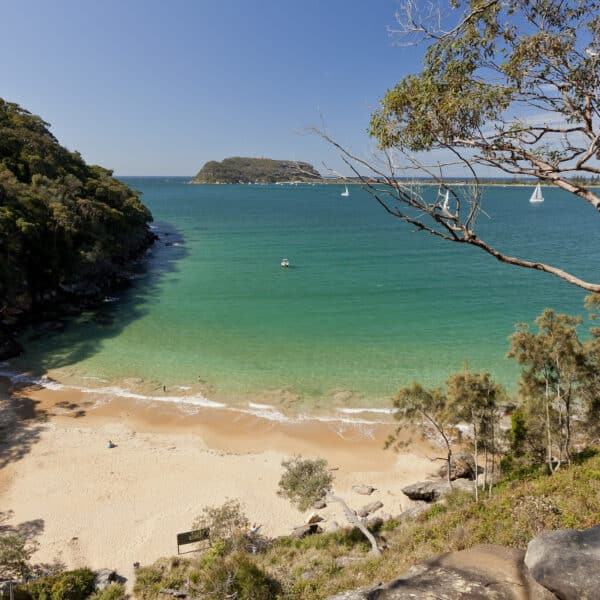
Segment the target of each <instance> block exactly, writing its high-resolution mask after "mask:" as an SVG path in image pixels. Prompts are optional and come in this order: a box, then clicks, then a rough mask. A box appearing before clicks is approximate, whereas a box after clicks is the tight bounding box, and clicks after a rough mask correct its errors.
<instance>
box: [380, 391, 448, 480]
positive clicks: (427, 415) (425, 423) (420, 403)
mask: <svg viewBox="0 0 600 600" xmlns="http://www.w3.org/2000/svg"><path fill="white" fill-rule="evenodd" d="M393 406H394V409H395V412H394V418H395V419H396V420H398V421H401V422H402V424H401V425H399V426H398V427H397V429H396V430H395V431H394V432H393V433H392V434H390V436H389V438H388V439H387V441H386V444H385V447H386V448H394V449H398V448H400V447H403V446H405V445H406V443H407V442H405V441H401V434H403V432H404V428H405V425H406V424H412V425H417V426H418V427H420V428H421V431H422V433H423V435H425V434H426V433H429V432H432V431H433V432H434V434H436V435H438V436H439V437H440V438H441V441H442V442H443V443H444V446H445V448H446V463H447V467H448V475H447V477H448V485H449V486H452V481H451V473H452V447H453V441H454V429H455V426H456V424H457V422H458V415H457V414H456V412H455V411H454V407H453V406H452V404H451V403H450V402H449V400H448V397H447V396H446V394H445V393H444V391H443V390H442V389H441V388H430V389H428V388H424V387H423V386H422V385H420V384H418V383H413V384H412V385H410V386H408V387H403V388H401V389H400V390H399V392H398V394H397V395H396V397H395V398H394V402H393Z"/></svg>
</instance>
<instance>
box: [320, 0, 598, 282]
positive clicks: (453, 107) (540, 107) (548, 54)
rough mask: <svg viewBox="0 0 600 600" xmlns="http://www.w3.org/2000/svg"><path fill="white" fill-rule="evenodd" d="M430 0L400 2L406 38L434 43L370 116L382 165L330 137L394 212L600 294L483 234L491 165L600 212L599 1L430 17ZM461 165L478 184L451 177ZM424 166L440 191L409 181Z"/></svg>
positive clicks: (526, 3)
mask: <svg viewBox="0 0 600 600" xmlns="http://www.w3.org/2000/svg"><path fill="white" fill-rule="evenodd" d="M421 6H425V5H423V4H422V3H417V2H416V1H415V0H407V1H406V2H404V3H403V4H402V8H403V10H401V11H399V12H400V13H401V14H400V16H399V19H398V21H399V23H398V28H397V31H396V35H397V36H398V37H399V41H400V43H404V44H413V43H421V44H425V45H426V50H425V52H424V58H423V64H422V69H421V71H420V72H418V73H415V74H411V75H408V76H406V77H404V78H403V79H402V80H401V81H400V82H399V83H398V84H397V85H395V86H393V87H392V88H391V89H389V90H388V91H387V93H386V94H385V96H384V97H383V99H382V101H381V106H380V108H379V109H378V110H376V111H375V112H374V114H373V115H372V120H371V126H370V133H371V135H372V136H373V137H374V138H375V139H376V140H377V141H378V143H379V146H380V148H381V150H382V152H383V156H382V159H383V160H382V161H378V162H372V163H369V162H367V161H365V160H363V159H361V158H360V157H357V156H355V155H353V154H352V153H351V152H349V151H348V150H346V149H345V148H343V147H342V146H341V145H340V144H338V143H337V142H335V141H334V140H332V139H331V138H330V137H329V136H327V135H326V134H323V133H322V135H323V137H325V139H327V140H328V141H329V142H331V143H332V144H334V146H335V147H336V148H338V149H339V150H340V151H341V153H342V157H343V159H344V160H345V161H346V163H347V164H348V165H349V166H350V167H351V168H352V170H353V172H354V173H355V174H356V175H357V176H360V173H361V172H362V173H364V172H365V170H366V171H367V172H368V173H369V176H363V177H362V180H363V183H364V185H365V188H366V189H367V190H368V191H369V192H370V193H371V194H372V195H373V197H374V198H375V199H376V200H377V202H379V204H381V205H382V206H383V207H384V208H385V210H386V211H387V212H388V213H390V214H391V215H393V216H395V217H397V218H399V219H401V220H402V221H404V222H406V223H408V224H411V225H413V226H415V227H416V228H417V229H418V230H419V231H426V232H429V233H430V234H433V235H435V236H437V237H439V238H443V239H445V240H448V241H451V242H456V243H461V244H469V245H472V246H475V247H477V248H479V249H481V250H483V251H484V252H487V253H488V254H490V255H491V256H493V257H495V258H496V259H497V260H499V261H502V262H505V263H508V264H512V265H516V266H520V267H526V268H529V269H534V270H539V271H544V272H547V273H551V274H553V275H555V276H558V277H560V278H562V279H564V280H566V281H568V282H569V283H571V284H574V285H577V286H580V287H582V288H584V289H586V290H589V291H592V292H600V283H593V282H588V281H585V280H583V279H581V278H580V277H577V276H576V275H574V274H572V273H569V272H567V271H565V270H564V269H562V268H561V267H560V266H556V265H550V264H545V263H542V262H540V261H537V260H525V259H523V258H519V257H514V256H510V255H508V254H505V253H503V252H502V251H501V250H499V249H498V248H495V247H494V246H492V245H490V244H489V243H488V242H486V241H485V240H484V239H482V238H481V237H480V236H479V235H478V233H477V231H478V229H477V217H478V215H479V213H480V204H481V194H482V191H481V188H480V186H479V178H478V172H479V169H480V168H481V167H484V168H486V169H489V168H492V169H496V170H500V171H503V172H504V173H506V174H507V175H508V176H525V177H530V178H536V179H537V180H539V181H541V182H543V183H545V184H549V185H554V186H557V187H559V188H560V189H562V190H565V191H566V192H569V193H570V194H572V195H574V196H575V197H576V198H579V199H581V200H582V201H583V202H586V203H588V204H590V205H591V206H592V207H593V208H594V209H596V210H600V196H599V195H598V190H597V189H594V188H593V187H591V186H590V184H589V182H588V179H589V177H591V176H597V175H598V174H600V165H599V163H598V162H597V160H596V159H597V158H598V156H599V146H598V139H599V137H600V119H599V118H598V117H599V116H600V16H599V8H600V3H599V2H598V1H597V0H577V1H576V0H566V1H565V0H508V1H506V2H501V1H500V0H452V1H449V2H448V3H447V5H446V6H444V5H442V6H440V7H439V10H436V9H435V8H434V7H433V6H434V5H432V4H426V6H427V8H426V9H423V10H425V13H426V14H422V13H421V11H420V7H421ZM431 152H434V153H435V154H434V155H433V156H435V157H436V158H427V157H429V156H431V154H430V153H431ZM440 154H441V155H442V156H443V158H440ZM423 157H425V158H423ZM382 165H383V166H382ZM457 166H462V168H463V170H464V172H465V174H466V176H467V177H471V178H472V180H473V185H472V186H456V185H453V183H452V181H451V180H449V179H448V178H447V177H446V176H445V172H446V167H452V168H454V169H456V168H457ZM415 173H416V174H418V175H419V176H424V177H427V178H430V179H432V180H434V181H435V182H437V183H438V185H439V191H438V194H437V197H436V198H433V199H432V197H431V194H429V193H428V192H427V191H423V188H422V187H420V186H415V185H412V184H409V183H404V182H403V181H405V180H406V179H407V178H408V179H413V178H414V177H415ZM373 175H374V176H375V177H376V178H377V179H376V181H375V180H374V179H373V178H372V176H373ZM574 177H584V178H585V179H583V180H582V179H574Z"/></svg>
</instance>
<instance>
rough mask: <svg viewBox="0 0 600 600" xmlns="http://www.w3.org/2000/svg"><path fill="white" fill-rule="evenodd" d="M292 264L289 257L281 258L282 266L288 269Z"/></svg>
mask: <svg viewBox="0 0 600 600" xmlns="http://www.w3.org/2000/svg"><path fill="white" fill-rule="evenodd" d="M289 266H290V261H289V260H288V259H287V258H282V259H281V267H282V268H283V269H287V268H288V267H289Z"/></svg>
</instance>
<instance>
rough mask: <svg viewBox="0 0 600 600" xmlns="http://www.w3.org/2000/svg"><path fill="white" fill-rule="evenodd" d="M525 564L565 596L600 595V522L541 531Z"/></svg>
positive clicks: (569, 598) (564, 599) (572, 598)
mask: <svg viewBox="0 0 600 600" xmlns="http://www.w3.org/2000/svg"><path fill="white" fill-rule="evenodd" d="M525 564H526V565H527V567H528V568H529V572H530V573H531V575H532V576H533V577H534V579H535V580H536V581H538V582H539V583H540V584H541V585H543V586H544V587H545V588H548V589H549V590H551V591H552V592H554V593H555V594H556V595H557V596H558V597H559V598H561V600H575V599H578V600H579V599H580V598H587V599H588V600H592V599H593V598H600V525H596V526H595V527H591V528H590V529H584V530H582V531H579V530H577V529H559V530H557V531H548V532H545V533H542V534H540V535H537V536H536V537H534V538H533V539H532V540H531V541H530V542H529V545H528V546H527V553H526V555H525Z"/></svg>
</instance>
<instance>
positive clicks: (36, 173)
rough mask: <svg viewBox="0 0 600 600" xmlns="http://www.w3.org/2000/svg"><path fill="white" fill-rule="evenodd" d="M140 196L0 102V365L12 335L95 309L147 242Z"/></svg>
mask: <svg viewBox="0 0 600 600" xmlns="http://www.w3.org/2000/svg"><path fill="white" fill-rule="evenodd" d="M151 221H152V215H151V214H150V211H149V210H148V209H147V208H146V207H145V206H144V205H143V204H142V202H141V200H140V197H139V194H138V193H137V192H135V191H133V190H131V189H130V188H129V187H128V186H127V185H125V184H124V183H122V182H120V181H118V180H117V179H115V178H114V177H113V176H112V171H110V170H108V169H104V168H102V167H99V166H97V165H88V164H86V163H85V161H84V160H83V158H82V157H81V155H80V154H79V153H78V152H72V151H70V150H67V149H66V148H64V147H63V146H61V145H60V144H59V142H58V141H57V139H56V138H55V137H54V135H53V134H52V133H51V132H50V130H49V124H48V123H46V122H45V121H43V120H42V119H41V118H40V117H38V116H36V115H33V114H31V113H29V112H28V111H27V110H25V109H24V108H22V107H20V106H19V105H18V104H15V103H12V102H7V101H5V100H3V99H1V98H0V357H6V356H8V355H10V354H14V353H15V352H16V351H17V350H18V347H17V346H16V344H15V343H14V341H13V340H12V337H11V333H12V332H13V330H14V329H15V327H18V326H19V325H21V324H23V323H25V322H28V321H32V320H36V319H43V318H45V315H46V314H47V313H48V311H49V310H52V311H54V312H55V313H56V312H57V311H58V313H60V306H61V304H63V303H67V302H68V303H70V309H71V310H73V307H74V306H75V307H77V306H81V303H82V302H83V303H90V302H93V301H94V300H95V301H97V300H98V298H100V297H101V294H102V293H104V292H105V291H106V290H107V289H109V288H110V287H111V286H113V285H114V284H115V283H116V282H117V281H119V280H120V279H122V276H123V270H124V268H125V267H126V266H127V264H128V263H129V262H130V261H132V260H133V259H135V258H136V257H138V256H139V255H140V254H141V253H142V252H143V251H144V250H145V249H146V248H147V247H148V246H149V245H150V244H151V243H152V242H153V240H154V235H153V234H152V232H151V231H150V230H149V227H148V224H149V223H150V222H151Z"/></svg>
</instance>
